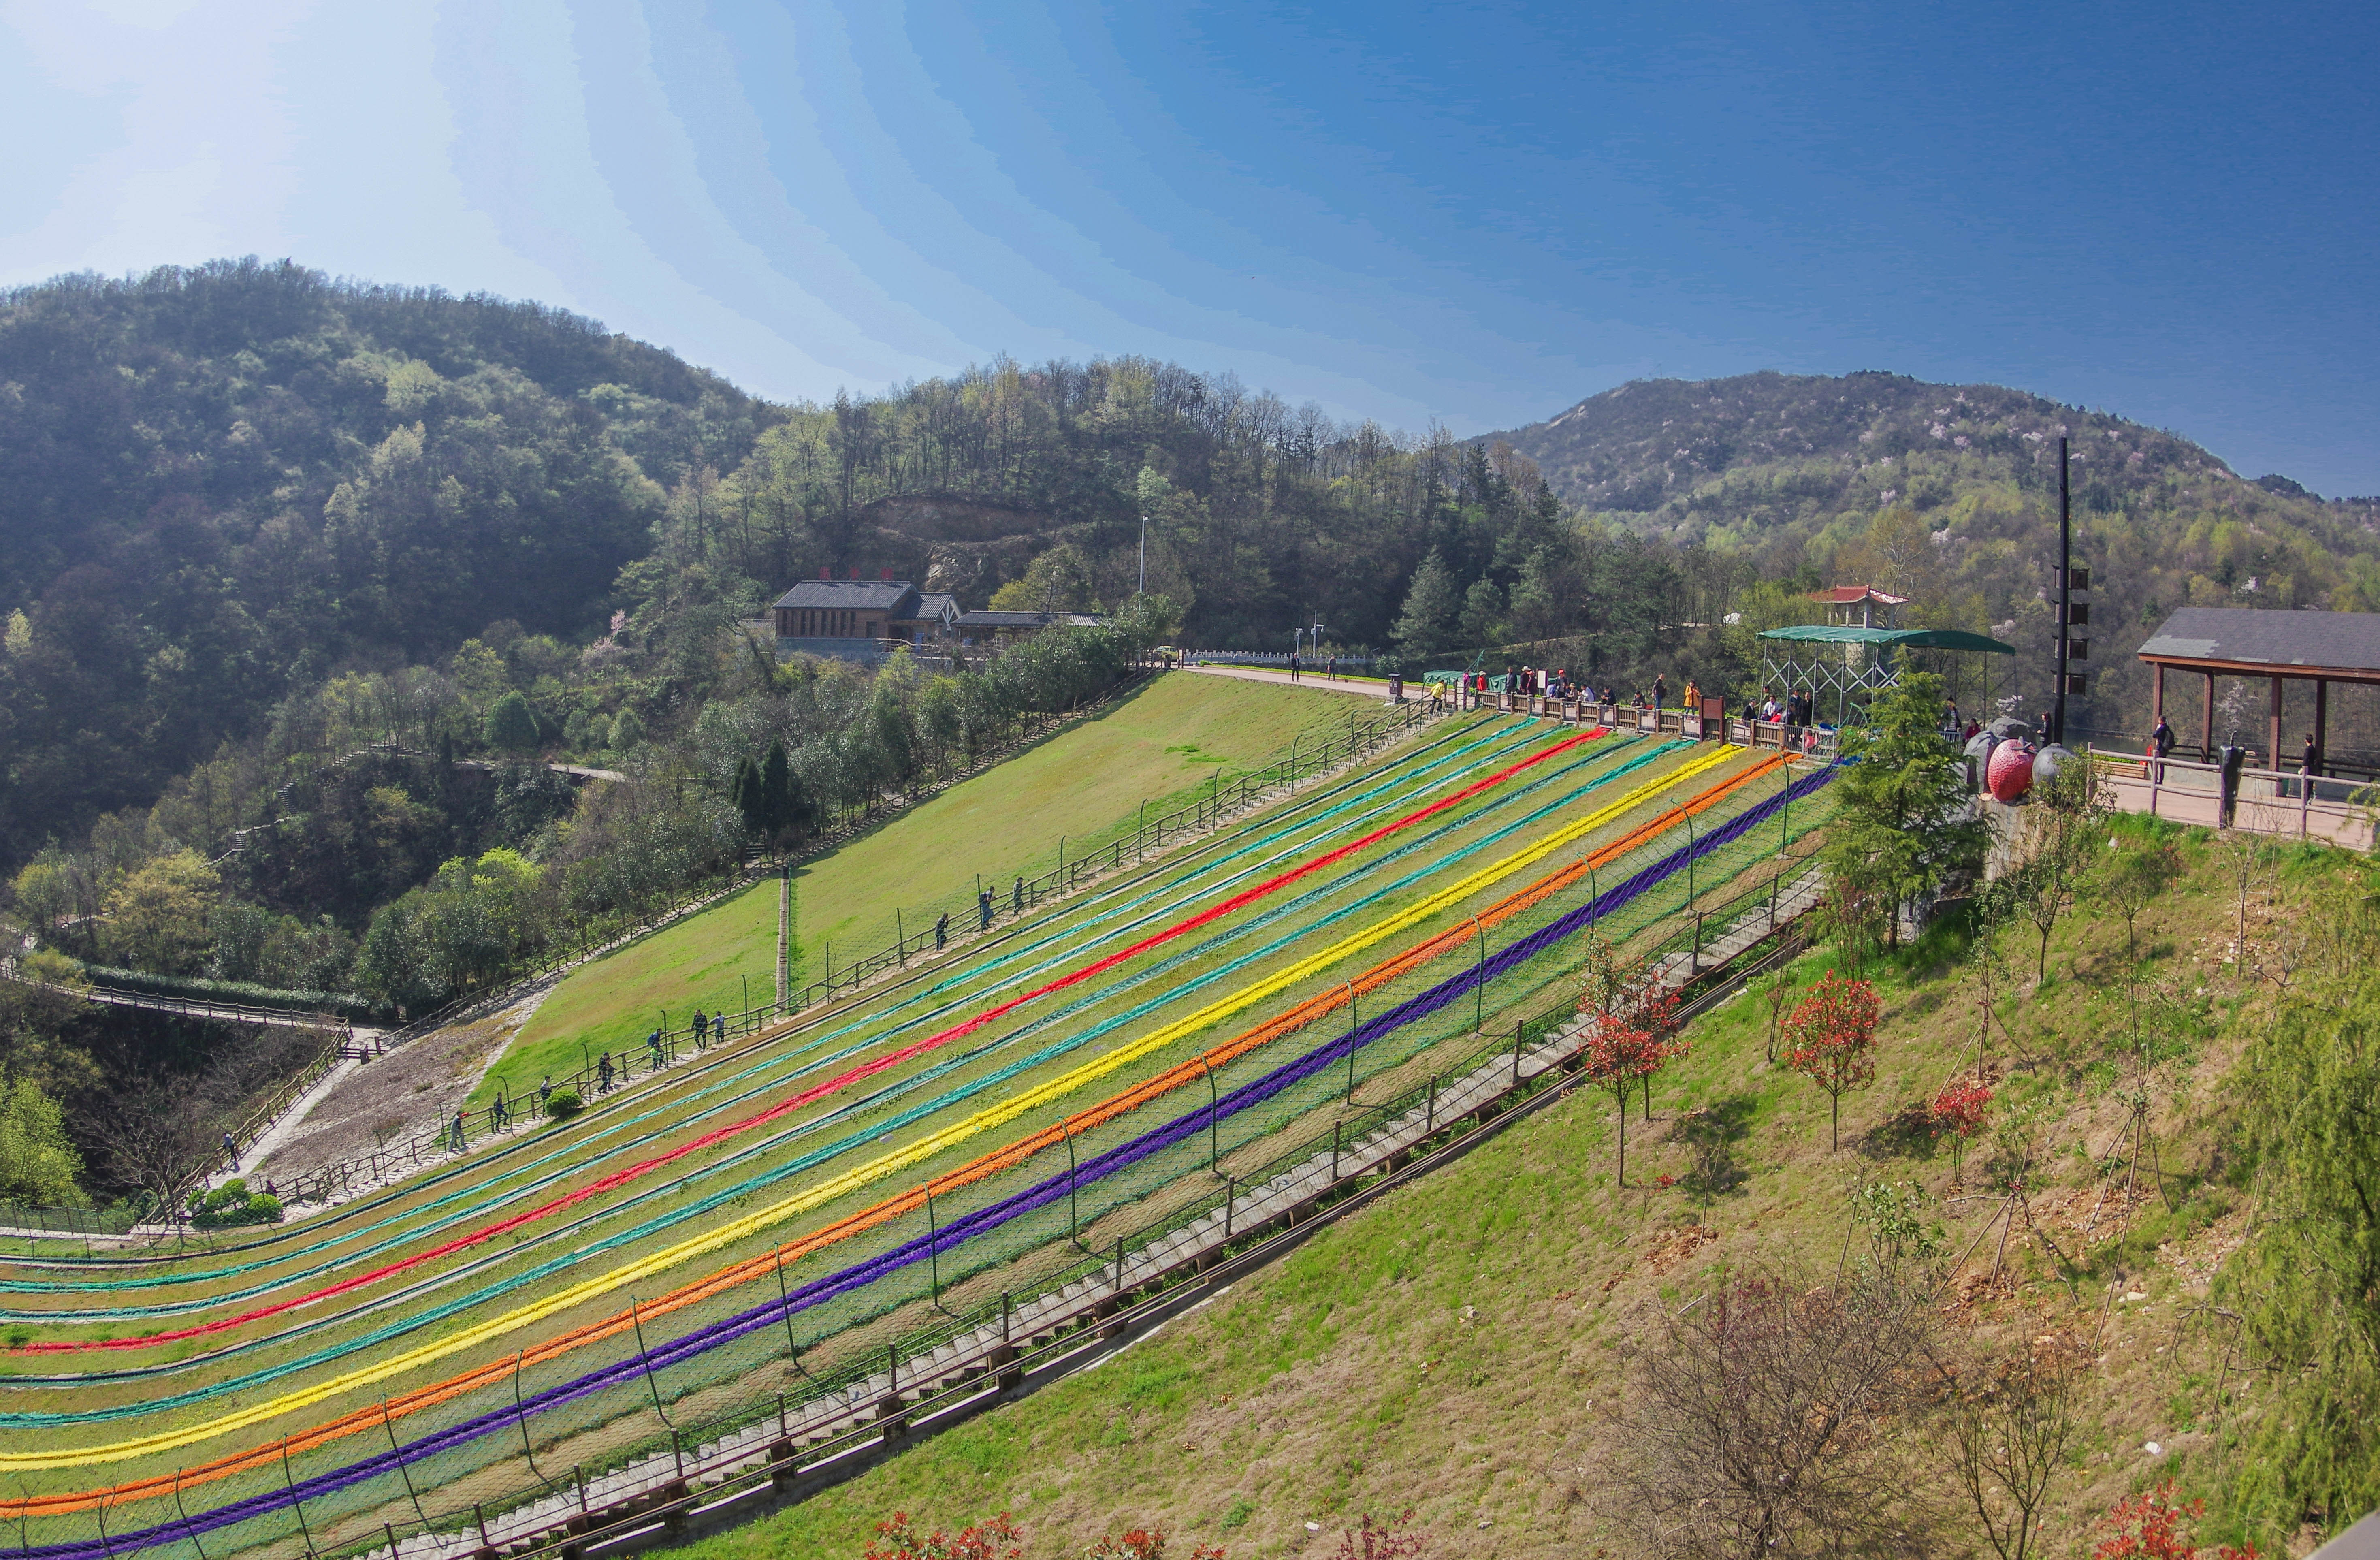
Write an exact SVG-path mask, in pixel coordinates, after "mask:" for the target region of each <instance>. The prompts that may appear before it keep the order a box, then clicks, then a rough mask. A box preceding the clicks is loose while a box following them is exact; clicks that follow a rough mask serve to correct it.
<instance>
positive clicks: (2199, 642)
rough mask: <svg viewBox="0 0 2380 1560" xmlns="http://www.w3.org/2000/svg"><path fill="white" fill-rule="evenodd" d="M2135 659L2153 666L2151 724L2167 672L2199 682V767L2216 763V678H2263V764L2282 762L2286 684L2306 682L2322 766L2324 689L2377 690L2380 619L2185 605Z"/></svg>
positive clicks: (2326, 712) (2160, 707)
mask: <svg viewBox="0 0 2380 1560" xmlns="http://www.w3.org/2000/svg"><path fill="white" fill-rule="evenodd" d="M2140 657H2141V659H2142V660H2143V661H2145V662H2147V663H2148V664H2150V665H2151V666H2153V667H2155V671H2156V676H2155V684H2154V687H2153V690H2152V692H2151V693H2150V696H2149V708H2150V711H2151V713H2152V716H2153V720H2155V721H2161V720H2163V719H2165V676H2166V673H2167V672H2168V671H2183V672H2194V673H2196V674H2198V675H2199V676H2202V677H2204V678H2205V679H2206V686H2205V701H2204V705H2203V706H2202V707H2201V710H2200V713H2199V721H2198V751H2199V757H2200V759H2201V761H2202V762H2210V763H2211V762H2214V757H2215V679H2216V677H2262V678H2265V679H2267V680H2269V681H2270V682H2271V684H2272V691H2273V701H2272V718H2271V725H2270V729H2269V731H2268V733H2267V745H2266V747H2265V762H2267V763H2268V764H2270V765H2271V766H2272V767H2274V768H2278V767H2279V766H2280V762H2281V699H2282V692H2283V689H2284V687H2285V685H2287V684H2289V683H2292V682H2310V683H2312V684H2313V747H2314V767H2315V769H2316V770H2317V771H2319V770H2320V769H2322V768H2323V758H2324V755H2325V750H2326V749H2327V747H2328V744H2329V740H2330V730H2329V727H2330V685H2331V684H2332V683H2361V684H2363V685H2365V686H2367V687H2380V613H2373V612H2269V611H2261V610H2259V609H2257V608H2254V607H2234V606H2186V607H2183V608H2182V609H2181V610H2180V612H2177V613H2175V614H2174V615H2172V616H2171V617H2168V618H2167V619H2166V620H2165V625H2164V627H2162V628H2159V629H2157V631H2156V632H2155V634H2152V635H2151V636H2149V639H2148V640H2147V642H2146V643H2144V644H2143V645H2142V646H2141V648H2140Z"/></svg>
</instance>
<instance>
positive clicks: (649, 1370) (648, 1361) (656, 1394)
mask: <svg viewBox="0 0 2380 1560" xmlns="http://www.w3.org/2000/svg"><path fill="white" fill-rule="evenodd" d="M628 1320H629V1322H632V1323H634V1324H635V1326H636V1329H637V1363H638V1364H639V1365H642V1366H643V1367H644V1368H645V1390H646V1391H648V1392H650V1393H651V1394H652V1395H653V1412H654V1413H656V1414H659V1415H660V1416H661V1417H662V1423H663V1424H669V1422H670V1417H669V1410H668V1409H666V1408H662V1389H661V1383H658V1382H656V1381H654V1380H653V1357H652V1356H651V1355H650V1354H648V1353H647V1352H646V1351H645V1323H644V1319H643V1318H642V1317H640V1316H638V1315H637V1297H636V1296H634V1295H631V1296H629V1297H628ZM671 1428H672V1429H673V1430H674V1429H675V1428H676V1427H675V1426H674V1425H672V1426H671Z"/></svg>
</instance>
